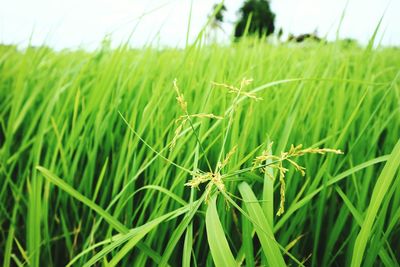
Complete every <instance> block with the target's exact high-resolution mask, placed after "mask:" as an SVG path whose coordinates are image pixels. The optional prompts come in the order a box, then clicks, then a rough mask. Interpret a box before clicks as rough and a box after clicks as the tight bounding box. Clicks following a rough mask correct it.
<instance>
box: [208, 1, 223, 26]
mask: <svg viewBox="0 0 400 267" xmlns="http://www.w3.org/2000/svg"><path fill="white" fill-rule="evenodd" d="M225 11H226V7H225V5H224V4H223V5H222V6H220V5H219V4H215V5H214V6H213V12H212V13H211V15H210V16H212V21H211V28H221V29H222V27H221V24H222V23H223V22H224V12H225Z"/></svg>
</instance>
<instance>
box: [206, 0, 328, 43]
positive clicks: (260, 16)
mask: <svg viewBox="0 0 400 267" xmlns="http://www.w3.org/2000/svg"><path fill="white" fill-rule="evenodd" d="M225 11H226V6H225V5H223V4H222V5H221V4H216V5H214V12H213V14H214V19H213V23H212V25H213V27H214V28H220V29H222V27H221V24H222V23H223V22H224V12H225ZM238 14H239V19H238V20H237V21H236V22H235V28H234V37H235V40H238V39H240V38H241V37H242V36H244V35H246V34H247V35H253V36H258V37H264V36H269V35H271V34H273V33H275V30H276V28H275V13H274V12H273V11H272V10H271V7H270V1H269V0H245V1H244V3H243V5H242V7H241V8H240V9H239V10H238ZM282 34H283V30H282V28H280V29H279V30H278V31H277V32H276V36H277V37H278V39H280V38H281V36H282ZM305 40H313V41H322V38H320V37H318V35H317V33H316V31H315V32H313V33H305V34H300V35H297V36H296V35H293V34H289V36H288V39H287V41H289V42H303V41H305Z"/></svg>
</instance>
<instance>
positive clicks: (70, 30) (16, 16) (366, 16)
mask: <svg viewBox="0 0 400 267" xmlns="http://www.w3.org/2000/svg"><path fill="white" fill-rule="evenodd" d="M217 2H219V1H218V0H193V1H191V0H140V1H139V0H68V1H67V0H0V42H1V43H6V44H10V43H12V44H18V45H20V46H26V44H27V43H29V42H31V44H33V45H40V44H46V45H50V46H52V47H54V48H56V49H63V48H78V47H83V48H89V49H92V48H95V47H97V46H98V45H99V43H100V42H101V40H102V39H103V37H104V36H105V35H107V34H111V36H112V40H113V44H119V43H121V42H123V41H125V40H127V38H128V36H129V35H130V33H132V32H133V35H132V38H131V41H130V43H131V44H132V45H133V46H136V47H140V46H143V45H145V44H149V43H152V44H154V45H161V46H174V47H175V46H181V47H182V46H184V44H185V39H186V32H187V28H188V18H189V10H190V6H191V3H192V18H191V26H190V40H194V38H195V37H196V35H197V33H198V32H199V31H200V29H201V28H202V26H203V25H204V23H205V22H206V20H207V15H208V14H210V12H211V10H212V6H213V5H214V4H215V3H217ZM242 3H243V0H226V1H225V5H226V7H227V9H228V10H227V12H226V15H225V16H226V20H227V21H228V22H227V23H225V24H224V26H223V27H224V29H225V31H226V32H227V33H231V32H232V27H233V26H232V24H231V23H229V22H234V21H236V20H237V10H238V9H239V7H240V6H241V5H242ZM346 3H347V8H346V11H345V18H344V20H343V23H342V27H341V30H340V37H342V38H346V37H350V38H355V39H357V40H359V41H360V42H361V43H364V44H365V43H366V42H367V41H368V39H369V38H370V36H371V35H372V34H373V32H374V29H375V27H376V26H377V24H378V22H379V19H380V18H381V17H382V15H384V19H383V23H382V26H381V29H380V35H379V38H382V39H381V40H382V43H383V44H385V45H400V0H271V6H272V10H273V11H274V12H275V13H276V26H277V27H278V28H279V27H282V28H283V30H284V32H285V33H286V34H288V33H294V34H300V33H307V32H313V31H314V30H317V31H318V34H319V35H321V36H324V35H327V36H328V38H329V39H334V38H335V35H336V29H337V26H338V23H339V21H340V17H341V14H342V12H343V10H344V8H345V7H346ZM222 35H223V34H222ZM382 36H383V37H382ZM226 38H228V37H226Z"/></svg>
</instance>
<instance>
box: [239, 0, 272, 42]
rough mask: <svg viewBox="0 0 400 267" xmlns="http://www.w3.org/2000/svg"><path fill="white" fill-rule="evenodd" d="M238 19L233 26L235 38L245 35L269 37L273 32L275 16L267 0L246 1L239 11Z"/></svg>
mask: <svg viewBox="0 0 400 267" xmlns="http://www.w3.org/2000/svg"><path fill="white" fill-rule="evenodd" d="M239 14H240V18H239V21H238V22H237V23H236V26H235V37H236V38H239V37H242V36H243V35H245V34H246V33H248V34H250V35H253V34H254V35H257V36H258V37H262V36H266V35H270V34H271V33H273V32H274V31H275V14H274V13H273V12H272V10H271V8H270V4H269V0H246V1H245V2H244V4H243V6H242V7H241V8H240V9H239Z"/></svg>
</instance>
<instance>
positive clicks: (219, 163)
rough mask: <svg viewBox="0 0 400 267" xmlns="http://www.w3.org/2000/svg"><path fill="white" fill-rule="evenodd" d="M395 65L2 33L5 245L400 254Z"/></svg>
mask: <svg viewBox="0 0 400 267" xmlns="http://www.w3.org/2000/svg"><path fill="white" fill-rule="evenodd" d="M399 70H400V53H399V50H398V49H396V48H377V49H373V48H372V47H366V48H360V47H356V46H354V47H353V46H343V45H342V44H341V43H339V42H337V43H330V44H320V43H315V44H314V43H310V44H307V45H306V46H293V45H280V46H274V45H270V44H266V43H265V42H263V40H259V39H244V40H242V41H241V42H238V43H235V44H233V45H231V46H218V45H211V46H205V45H195V46H191V47H187V48H185V49H163V50H156V49H153V48H150V47H148V48H143V49H140V50H135V49H130V48H129V47H128V46H127V45H121V46H120V47H119V48H117V49H115V50H109V49H103V48H101V47H100V48H99V49H98V50H97V51H95V52H85V51H80V50H78V51H67V50H66V51H61V52H54V51H52V50H51V49H48V48H46V47H38V48H34V47H30V48H27V49H25V50H17V49H15V48H14V47H6V46H3V47H0V177H1V181H2V182H3V183H2V186H1V189H0V214H1V216H0V223H1V226H2V227H1V230H0V231H1V232H0V237H1V238H0V248H1V249H0V259H1V261H2V263H3V265H4V266H64V265H66V266H92V265H96V266H99V265H110V266H180V265H182V266H214V265H215V266H239V265H240V266H241V265H246V266H285V265H291V266H398V265H399V260H400V258H399V247H400V240H399V230H400V224H399V219H400V208H399V207H400V193H399V192H400V174H399V171H398V169H399V165H400V142H399V136H400V135H399V133H400V87H399V86H400V83H399V75H400V74H399ZM243 77H251V78H252V79H249V78H243Z"/></svg>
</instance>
